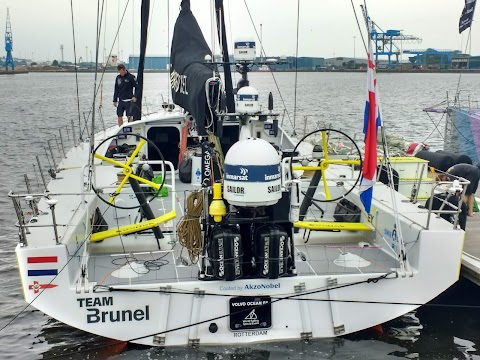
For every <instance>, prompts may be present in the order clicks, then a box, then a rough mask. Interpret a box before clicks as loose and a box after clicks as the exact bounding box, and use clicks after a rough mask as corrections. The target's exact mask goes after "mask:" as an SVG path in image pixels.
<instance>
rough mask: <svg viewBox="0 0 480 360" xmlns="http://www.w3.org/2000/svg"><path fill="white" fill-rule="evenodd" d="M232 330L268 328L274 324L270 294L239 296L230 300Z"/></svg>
mask: <svg viewBox="0 0 480 360" xmlns="http://www.w3.org/2000/svg"><path fill="white" fill-rule="evenodd" d="M229 303H230V330H232V331H237V330H256V329H268V328H270V327H271V326H272V300H271V298H270V296H238V297H233V298H231V299H230V300H229Z"/></svg>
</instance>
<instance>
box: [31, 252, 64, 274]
mask: <svg viewBox="0 0 480 360" xmlns="http://www.w3.org/2000/svg"><path fill="white" fill-rule="evenodd" d="M27 263H28V276H56V275H58V266H57V264H58V257H57V256H29V257H28V258H27Z"/></svg>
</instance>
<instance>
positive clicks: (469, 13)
mask: <svg viewBox="0 0 480 360" xmlns="http://www.w3.org/2000/svg"><path fill="white" fill-rule="evenodd" d="M476 2H477V0H465V7H464V8H463V11H462V16H460V22H459V24H458V31H459V33H460V34H461V33H462V31H463V30H465V29H467V28H469V27H470V26H472V21H473V13H474V12H475V4H476Z"/></svg>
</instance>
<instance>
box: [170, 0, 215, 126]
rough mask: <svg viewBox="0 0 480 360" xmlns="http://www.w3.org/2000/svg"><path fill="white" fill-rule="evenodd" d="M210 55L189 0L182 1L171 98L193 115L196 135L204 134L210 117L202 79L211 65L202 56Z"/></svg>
mask: <svg viewBox="0 0 480 360" xmlns="http://www.w3.org/2000/svg"><path fill="white" fill-rule="evenodd" d="M211 54H212V52H211V51H210V48H209V47H208V45H207V42H206V41H205V39H204V37H203V34H202V31H201V30H200V27H199V26H198V23H197V20H196V19H195V17H194V16H193V14H192V11H191V10H190V0H182V4H181V11H180V15H179V16H178V19H177V22H176V23H175V29H174V33H173V39H172V51H171V63H172V67H171V70H170V80H171V87H172V98H173V102H174V103H175V104H177V105H179V106H181V107H183V108H184V109H185V110H186V111H188V112H189V113H190V114H192V115H193V117H194V118H195V120H196V123H197V131H198V133H199V135H206V129H205V120H206V118H207V116H210V113H209V111H208V112H207V109H208V105H207V97H206V94H205V82H206V81H207V80H208V79H210V78H211V77H212V76H213V74H214V67H213V65H208V64H205V55H211ZM207 114H208V115H207Z"/></svg>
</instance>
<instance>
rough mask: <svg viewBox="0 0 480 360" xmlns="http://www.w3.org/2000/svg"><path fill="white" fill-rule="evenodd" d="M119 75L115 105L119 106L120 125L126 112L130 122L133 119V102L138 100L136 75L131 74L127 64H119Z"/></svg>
mask: <svg viewBox="0 0 480 360" xmlns="http://www.w3.org/2000/svg"><path fill="white" fill-rule="evenodd" d="M117 70H118V75H117V78H116V79H115V91H114V93H113V106H115V107H116V108H117V116H118V126H122V124H123V114H124V113H125V114H126V115H127V118H128V122H131V121H132V107H133V104H132V102H136V101H137V98H136V97H135V95H134V92H133V90H135V94H136V93H137V81H136V80H135V76H133V75H132V74H130V73H129V72H128V71H127V69H125V65H123V64H120V65H118V66H117Z"/></svg>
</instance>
